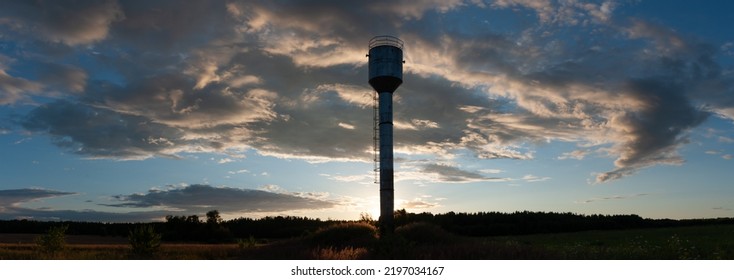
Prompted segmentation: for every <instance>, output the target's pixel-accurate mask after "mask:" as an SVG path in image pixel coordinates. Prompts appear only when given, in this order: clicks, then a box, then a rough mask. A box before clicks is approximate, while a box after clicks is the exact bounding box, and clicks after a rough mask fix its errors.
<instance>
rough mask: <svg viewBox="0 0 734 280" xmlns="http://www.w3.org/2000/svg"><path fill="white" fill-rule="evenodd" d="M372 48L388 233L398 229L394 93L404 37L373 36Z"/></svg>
mask: <svg viewBox="0 0 734 280" xmlns="http://www.w3.org/2000/svg"><path fill="white" fill-rule="evenodd" d="M369 48H370V51H369V54H367V56H368V57H369V75H370V76H369V78H370V80H369V83H370V85H371V86H372V88H373V89H375V91H376V92H377V94H378V97H377V102H378V105H377V106H376V116H375V119H376V120H375V123H376V128H375V130H376V132H377V133H376V135H375V142H377V141H378V140H379V148H378V146H377V143H375V144H376V145H375V150H376V151H379V155H380V156H379V164H380V166H379V175H380V218H379V221H380V232H381V233H383V234H386V233H387V234H389V233H392V232H393V230H394V229H395V222H394V221H393V220H394V219H393V212H394V208H395V194H394V192H395V191H394V180H393V173H394V171H393V144H392V143H393V139H392V138H393V137H392V130H393V123H392V94H393V92H395V90H396V89H397V88H398V87H399V86H400V84H402V83H403V63H404V61H403V41H401V40H400V39H398V38H396V37H392V36H377V37H374V38H372V40H370V44H369ZM378 149H379V150H378ZM376 162H377V161H376Z"/></svg>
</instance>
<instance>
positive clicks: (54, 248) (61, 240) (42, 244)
mask: <svg viewBox="0 0 734 280" xmlns="http://www.w3.org/2000/svg"><path fill="white" fill-rule="evenodd" d="M67 229H69V225H62V226H58V227H52V228H50V229H49V230H48V231H47V232H46V234H44V235H43V236H41V237H39V238H38V239H36V244H38V247H39V249H40V251H41V252H42V253H46V254H49V255H51V256H55V255H56V254H57V253H59V252H61V251H63V250H65V249H66V230H67Z"/></svg>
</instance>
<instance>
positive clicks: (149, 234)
mask: <svg viewBox="0 0 734 280" xmlns="http://www.w3.org/2000/svg"><path fill="white" fill-rule="evenodd" d="M128 239H129V240H130V246H131V248H132V253H133V255H135V256H137V257H146V258H149V257H152V256H153V255H154V254H155V253H156V252H157V251H158V249H159V248H160V246H161V235H160V234H159V233H156V232H155V229H153V226H151V225H145V226H141V227H138V228H135V229H133V230H131V231H130V236H129V238H128Z"/></svg>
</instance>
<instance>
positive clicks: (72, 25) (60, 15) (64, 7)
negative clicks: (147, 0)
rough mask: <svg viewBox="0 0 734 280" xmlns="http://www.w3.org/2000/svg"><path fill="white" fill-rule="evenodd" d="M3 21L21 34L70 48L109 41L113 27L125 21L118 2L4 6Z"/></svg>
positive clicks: (0, 14)
mask: <svg viewBox="0 0 734 280" xmlns="http://www.w3.org/2000/svg"><path fill="white" fill-rule="evenodd" d="M0 11H2V12H0V18H7V19H10V21H0V25H3V23H4V25H6V26H7V27H9V29H11V30H14V31H16V32H18V33H24V34H33V35H34V36H37V37H39V39H41V40H46V41H50V42H59V43H63V44H67V45H71V46H74V45H82V44H90V43H95V42H98V41H100V40H103V39H105V38H106V37H107V35H108V33H109V29H110V24H111V23H113V22H116V21H119V20H121V19H123V17H124V16H123V13H122V10H121V7H120V6H118V4H117V1H111V0H109V1H93V0H91V1H89V0H85V1H74V2H72V3H60V2H58V1H34V2H3V3H2V5H0Z"/></svg>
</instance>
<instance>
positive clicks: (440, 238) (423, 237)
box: [395, 222, 456, 244]
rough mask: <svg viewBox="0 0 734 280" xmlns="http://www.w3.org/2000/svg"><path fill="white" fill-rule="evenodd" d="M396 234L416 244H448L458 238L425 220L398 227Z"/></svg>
mask: <svg viewBox="0 0 734 280" xmlns="http://www.w3.org/2000/svg"><path fill="white" fill-rule="evenodd" d="M395 235H398V236H400V237H403V238H405V239H406V240H408V241H410V242H413V243H416V244H446V243H451V242H453V241H455V239H456V236H454V235H453V234H451V233H449V232H447V231H445V230H443V229H442V228H441V227H439V226H437V225H434V224H429V223H423V222H418V223H411V224H407V225H404V226H401V227H398V228H397V229H395Z"/></svg>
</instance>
